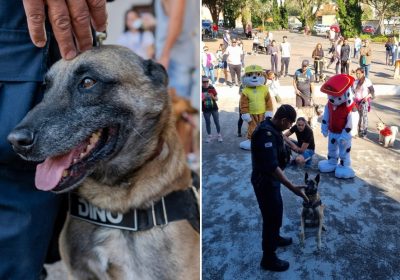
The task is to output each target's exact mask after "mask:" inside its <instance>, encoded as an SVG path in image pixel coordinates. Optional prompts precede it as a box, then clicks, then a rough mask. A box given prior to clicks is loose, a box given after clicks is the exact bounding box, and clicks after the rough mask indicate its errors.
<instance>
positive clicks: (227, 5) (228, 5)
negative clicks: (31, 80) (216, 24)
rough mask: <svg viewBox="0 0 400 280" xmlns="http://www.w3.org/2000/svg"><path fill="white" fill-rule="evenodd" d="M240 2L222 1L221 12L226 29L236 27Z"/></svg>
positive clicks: (236, 0) (235, 0) (234, 0)
mask: <svg viewBox="0 0 400 280" xmlns="http://www.w3.org/2000/svg"><path fill="white" fill-rule="evenodd" d="M241 3H242V1H241V0H232V1H229V0H224V4H223V9H222V12H223V14H224V23H225V24H227V26H228V27H231V28H235V27H236V19H237V18H238V17H239V15H240V12H241V10H242V6H241Z"/></svg>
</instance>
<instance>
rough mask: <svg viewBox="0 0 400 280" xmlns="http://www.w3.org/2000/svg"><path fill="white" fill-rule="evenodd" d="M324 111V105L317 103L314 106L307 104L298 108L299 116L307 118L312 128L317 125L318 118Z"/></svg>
mask: <svg viewBox="0 0 400 280" xmlns="http://www.w3.org/2000/svg"><path fill="white" fill-rule="evenodd" d="M323 113H324V106H323V105H318V104H315V105H313V106H306V107H301V108H297V117H303V118H305V119H306V121H307V122H308V124H309V125H310V126H311V128H315V127H316V126H317V122H318V118H319V117H320V116H322V115H323Z"/></svg>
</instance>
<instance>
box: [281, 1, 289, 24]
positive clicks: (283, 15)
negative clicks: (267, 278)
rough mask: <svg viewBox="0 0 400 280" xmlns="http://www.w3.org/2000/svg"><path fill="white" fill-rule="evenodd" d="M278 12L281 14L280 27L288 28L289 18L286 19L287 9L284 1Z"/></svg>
mask: <svg viewBox="0 0 400 280" xmlns="http://www.w3.org/2000/svg"><path fill="white" fill-rule="evenodd" d="M279 12H280V15H281V18H280V25H281V27H282V28H284V29H288V28H289V19H288V10H287V8H286V3H285V4H283V5H281V6H280V7H279Z"/></svg>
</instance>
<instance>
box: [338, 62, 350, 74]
mask: <svg viewBox="0 0 400 280" xmlns="http://www.w3.org/2000/svg"><path fill="white" fill-rule="evenodd" d="M341 66H342V67H341V69H340V73H341V74H347V75H349V63H348V62H347V60H346V61H342V62H341Z"/></svg>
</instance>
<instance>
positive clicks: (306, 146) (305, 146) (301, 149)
mask: <svg viewBox="0 0 400 280" xmlns="http://www.w3.org/2000/svg"><path fill="white" fill-rule="evenodd" d="M309 145H310V143H303V144H301V147H300V148H297V152H298V153H299V154H302V153H304V151H305V150H306V149H307V148H308V146H309Z"/></svg>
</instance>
